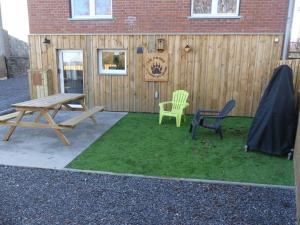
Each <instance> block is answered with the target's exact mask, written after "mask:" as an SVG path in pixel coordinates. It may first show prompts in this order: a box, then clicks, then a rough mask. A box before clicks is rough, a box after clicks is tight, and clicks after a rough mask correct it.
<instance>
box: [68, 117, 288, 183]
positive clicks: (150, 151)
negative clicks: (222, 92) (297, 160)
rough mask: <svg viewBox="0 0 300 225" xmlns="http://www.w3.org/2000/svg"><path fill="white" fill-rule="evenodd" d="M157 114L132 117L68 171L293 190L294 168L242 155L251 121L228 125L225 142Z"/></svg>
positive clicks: (254, 154)
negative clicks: (194, 135)
mask: <svg viewBox="0 0 300 225" xmlns="http://www.w3.org/2000/svg"><path fill="white" fill-rule="evenodd" d="M191 119H192V117H190V116H189V117H188V118H187V121H186V122H185V123H182V126H181V127H180V128H176V126H175V121H174V120H173V119H171V120H169V119H168V118H166V117H165V118H164V120H163V124H162V125H158V115H157V114H142V113H129V114H128V115H127V116H125V117H124V118H123V119H122V120H121V121H120V122H118V123H117V124H116V125H115V126H114V127H113V128H112V129H110V130H109V131H108V132H107V133H106V134H104V135H103V136H102V137H101V138H99V139H98V140H97V141H96V142H95V143H93V144H92V145H91V146H90V147H89V148H88V149H87V150H86V151H84V152H83V153H82V154H81V155H80V156H79V157H77V158H76V159H75V160H74V161H73V162H71V163H70V164H69V165H68V167H69V168H76V169H86V170H98V171H110V172H118V173H132V174H143V175H152V176H163V177H177V178H197V179H208V180H225V181H238V182H250V183H262V184H280V185H294V175H293V162H292V161H289V160H287V159H286V157H275V156H269V155H265V154H263V153H260V152H248V153H246V152H244V145H245V142H246V138H247V132H248V130H249V127H250V125H251V121H252V119H251V118H239V117H230V118H227V119H225V120H224V122H223V130H224V139H223V140H221V139H220V138H219V136H218V135H216V134H215V133H214V132H213V131H212V130H208V129H204V128H200V129H199V130H198V135H197V140H192V139H191V135H190V134H189V132H188V130H189V124H190V121H191Z"/></svg>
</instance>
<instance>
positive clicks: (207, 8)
mask: <svg viewBox="0 0 300 225" xmlns="http://www.w3.org/2000/svg"><path fill="white" fill-rule="evenodd" d="M211 6H212V0H194V13H195V14H210V13H211Z"/></svg>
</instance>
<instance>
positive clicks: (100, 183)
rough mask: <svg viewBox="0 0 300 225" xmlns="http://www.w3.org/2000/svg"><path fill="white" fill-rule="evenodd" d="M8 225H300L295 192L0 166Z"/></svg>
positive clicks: (0, 215) (1, 216) (1, 208)
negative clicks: (297, 223)
mask: <svg viewBox="0 0 300 225" xmlns="http://www.w3.org/2000/svg"><path fill="white" fill-rule="evenodd" d="M0 180H1V182H0V196H1V200H0V201H1V204H0V224H26V225H31V224H32V225H33V224H34V225H38V224H43V225H48V224H51V225H53V224H73V225H76V224H91V225H93V224H100V225H101V224H105V225H113V224H116V225H120V224H127V225H129V224H134V225H136V224H143V225H144V224H155V225H160V224H162V225H166V224H184V225H189V224H191V225H197V224H199V225H200V224H208V225H221V224H222V225H227V224H247V225H257V224H259V225H270V224H280V225H281V224H284V225H289V224H293V225H294V224H295V221H296V206H295V192H294V191H293V190H289V189H281V188H265V187H254V186H248V185H247V186H244V185H229V184H217V183H202V182H188V181H177V180H166V179H148V178H141V177H128V176H114V175H104V174H97V173H81V172H72V171H65V170H48V169H30V168H18V167H3V166H0Z"/></svg>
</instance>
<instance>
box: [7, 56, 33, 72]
mask: <svg viewBox="0 0 300 225" xmlns="http://www.w3.org/2000/svg"><path fill="white" fill-rule="evenodd" d="M6 65H7V71H8V77H16V76H20V75H24V74H27V71H28V69H29V59H28V57H14V56H12V57H9V58H8V59H6Z"/></svg>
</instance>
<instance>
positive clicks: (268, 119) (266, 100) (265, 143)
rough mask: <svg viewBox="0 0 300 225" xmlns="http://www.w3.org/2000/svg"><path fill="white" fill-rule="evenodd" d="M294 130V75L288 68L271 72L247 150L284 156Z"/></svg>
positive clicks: (288, 149)
mask: <svg viewBox="0 0 300 225" xmlns="http://www.w3.org/2000/svg"><path fill="white" fill-rule="evenodd" d="M296 127H297V112H296V107H295V98H294V86H293V71H292V69H291V68H290V67H289V66H287V65H282V66H279V67H278V68H276V69H275V70H274V73H273V76H272V78H271V81H270V83H269V84H268V86H267V88H266V90H265V92H264V94H263V97H262V99H261V101H260V103H259V106H258V109H257V112H256V115H255V118H254V120H253V123H252V126H251V128H250V131H249V134H248V140H247V148H248V150H251V149H252V150H258V151H262V152H264V153H267V154H271V155H284V154H286V153H289V152H290V150H291V149H293V147H294V141H295V135H296Z"/></svg>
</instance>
